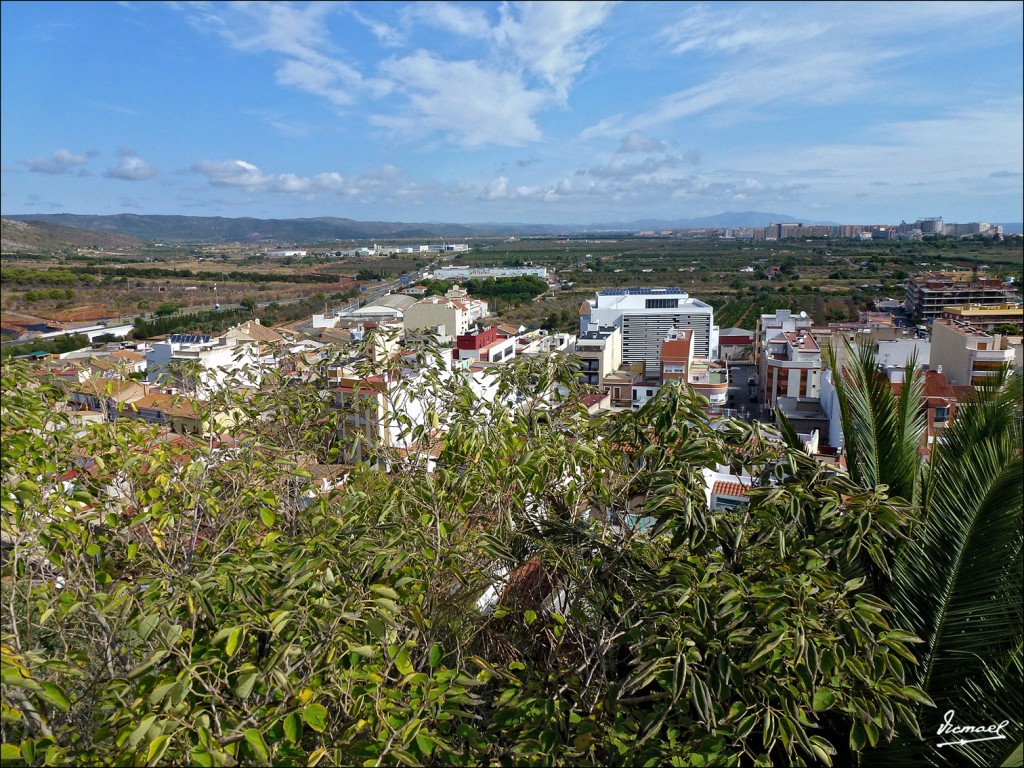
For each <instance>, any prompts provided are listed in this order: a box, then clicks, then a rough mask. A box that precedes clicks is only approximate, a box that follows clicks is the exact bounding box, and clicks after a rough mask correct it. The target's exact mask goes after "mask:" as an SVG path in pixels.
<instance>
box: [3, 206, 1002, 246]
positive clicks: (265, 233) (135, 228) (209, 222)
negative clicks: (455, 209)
mask: <svg viewBox="0 0 1024 768" xmlns="http://www.w3.org/2000/svg"><path fill="white" fill-rule="evenodd" d="M4 221H5V228H4V232H3V239H4V244H3V245H4V249H5V250H14V249H13V248H8V242H11V243H15V242H22V241H25V244H26V245H28V246H29V247H36V248H38V247H40V246H41V243H40V244H36V245H31V243H32V242H35V241H27V240H26V236H27V235H26V233H25V232H24V231H22V232H20V233H17V234H16V231H15V229H13V228H12V226H13V224H14V223H15V222H32V223H34V224H39V225H45V226H48V227H50V228H51V229H50V230H49V234H48V235H47V234H46V233H39V236H40V237H43V239H44V240H45V239H46V237H49V236H52V237H54V238H56V239H66V240H68V241H69V242H72V243H76V244H78V245H92V244H101V245H103V244H106V243H94V242H90V236H84V235H83V236H81V237H78V238H76V237H72V236H70V233H69V232H63V234H61V232H60V231H59V230H57V229H54V228H75V229H78V230H88V231H91V232H93V233H102V234H103V235H106V236H113V237H116V236H128V237H132V238H139V239H141V240H146V241H149V242H156V243H161V242H167V243H180V242H206V243H224V242H267V243H311V242H318V241H319V242H325V243H326V242H332V241H339V240H340V241H352V240H375V239H376V240H381V239H389V240H436V239H465V238H469V237H507V236H510V235H515V236H517V237H522V236H527V235H570V234H586V233H595V234H596V233H612V232H622V233H627V232H643V231H652V230H653V231H655V232H657V231H661V230H667V229H717V228H727V229H741V228H744V227H765V226H768V225H769V224H792V223H802V224H808V225H811V224H818V225H829V226H835V225H836V222H831V221H810V220H807V219H798V218H794V217H793V216H789V215H786V214H782V213H764V212H760V211H738V212H736V211H728V212H726V213H719V214H716V215H714V216H702V217H699V218H691V219H640V220H637V221H629V222H612V223H608V224H578V225H551V224H522V223H509V224H446V223H438V222H431V223H403V222H388V221H355V220H353V219H344V218H334V217H328V216H324V217H319V218H312V219H255V218H238V219H229V218H224V217H221V216H140V215H137V214H133V213H122V214H117V215H114V216H86V215H81V214H74V213H33V214H20V215H15V216H6V217H4ZM1002 226H1003V228H1004V230H1005V231H1006V232H1008V233H1009V232H1021V230H1022V227H1021V224H1020V223H1010V224H1003V225H1002ZM95 237H96V235H93V236H92V238H93V239H94V238H95ZM110 244H111V245H114V243H112V242H111V243H110ZM128 244H129V243H128V242H123V243H120V245H128ZM22 249H23V248H22Z"/></svg>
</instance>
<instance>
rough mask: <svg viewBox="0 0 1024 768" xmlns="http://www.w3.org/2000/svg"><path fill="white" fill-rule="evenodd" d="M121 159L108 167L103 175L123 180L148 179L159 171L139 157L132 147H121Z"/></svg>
mask: <svg viewBox="0 0 1024 768" xmlns="http://www.w3.org/2000/svg"><path fill="white" fill-rule="evenodd" d="M120 152H121V160H120V162H119V163H118V164H117V165H115V166H114V167H113V168H108V169H107V171H106V173H104V174H103V175H104V176H105V177H106V178H108V179H121V180H123V181H149V180H150V179H152V178H154V177H155V176H156V175H157V174H158V173H159V171H158V170H157V169H156V168H154V167H153V166H152V165H150V164H149V163H147V162H146V161H145V160H143V159H142V158H141V157H139V156H138V155H137V154H136V153H135V150H134V149H129V148H128V147H121V150H120Z"/></svg>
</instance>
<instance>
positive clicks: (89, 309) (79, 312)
mask: <svg viewBox="0 0 1024 768" xmlns="http://www.w3.org/2000/svg"><path fill="white" fill-rule="evenodd" d="M107 317H117V310H113V309H110V307H106V306H104V305H102V304H86V305H84V306H81V307H74V308H73V309H64V310H61V311H60V312H58V313H56V314H55V315H54V316H53V319H54V320H56V321H57V322H59V323H85V322H89V321H90V320H103V319H104V318H107Z"/></svg>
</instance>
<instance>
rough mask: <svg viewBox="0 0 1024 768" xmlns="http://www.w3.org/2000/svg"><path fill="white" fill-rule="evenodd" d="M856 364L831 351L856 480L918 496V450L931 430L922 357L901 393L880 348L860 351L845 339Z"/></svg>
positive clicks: (829, 357) (849, 461)
mask: <svg viewBox="0 0 1024 768" xmlns="http://www.w3.org/2000/svg"><path fill="white" fill-rule="evenodd" d="M843 343H844V344H845V345H846V349H847V352H848V356H849V358H850V361H851V362H850V365H849V366H847V367H845V368H843V367H840V365H839V363H838V358H837V356H836V354H835V352H834V351H833V350H831V349H830V350H829V351H828V353H827V360H828V364H829V367H830V368H831V369H832V378H833V381H834V385H835V388H836V395H837V396H838V399H839V409H840V415H841V418H842V424H843V439H844V444H845V450H846V457H847V466H848V467H849V470H850V474H851V476H852V477H853V479H854V480H855V481H856V482H858V483H859V484H860V485H862V486H864V487H867V488H874V487H877V486H879V485H886V486H888V487H889V490H890V493H891V494H892V495H893V496H899V497H901V498H903V499H906V500H907V501H911V502H914V501H916V500H917V498H918V490H919V480H920V466H921V461H920V458H919V456H918V448H919V446H920V445H921V440H922V436H923V434H924V429H925V414H924V410H923V407H922V392H923V387H924V382H923V380H922V378H921V377H920V376H919V375H918V374H919V368H918V366H917V362H916V359H912V360H911V362H910V364H909V365H908V366H907V370H906V373H905V377H904V379H905V381H904V383H903V385H902V387H901V388H900V391H899V393H898V394H897V393H896V392H895V391H894V389H893V386H892V385H891V384H890V383H889V381H888V379H886V377H885V375H884V374H882V373H881V372H880V371H879V370H878V367H877V360H876V357H875V353H874V350H873V349H872V348H871V347H870V346H868V345H866V344H860V345H858V346H857V347H856V349H855V348H854V347H853V346H852V345H851V344H850V343H849V342H847V341H846V340H845V339H844V340H843Z"/></svg>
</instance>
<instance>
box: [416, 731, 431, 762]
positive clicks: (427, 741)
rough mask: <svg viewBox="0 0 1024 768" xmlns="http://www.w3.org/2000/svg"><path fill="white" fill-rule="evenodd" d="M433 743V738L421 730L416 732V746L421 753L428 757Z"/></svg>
mask: <svg viewBox="0 0 1024 768" xmlns="http://www.w3.org/2000/svg"><path fill="white" fill-rule="evenodd" d="M434 744H435V742H434V740H433V739H432V738H430V737H429V736H428V735H427V734H425V733H423V731H420V732H419V733H417V734H416V746H417V747H419V750H420V753H421V754H423V755H426V756H428V757H429V756H430V753H431V752H433V751H434Z"/></svg>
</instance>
